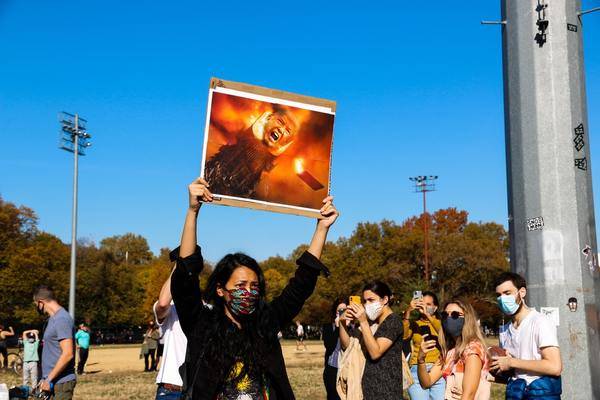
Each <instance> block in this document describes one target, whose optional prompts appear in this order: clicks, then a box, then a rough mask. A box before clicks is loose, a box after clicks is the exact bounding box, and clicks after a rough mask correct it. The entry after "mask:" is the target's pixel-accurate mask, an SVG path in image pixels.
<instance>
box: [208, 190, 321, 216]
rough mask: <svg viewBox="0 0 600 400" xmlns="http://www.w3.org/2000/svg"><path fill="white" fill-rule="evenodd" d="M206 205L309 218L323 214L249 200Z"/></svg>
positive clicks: (235, 199) (223, 201)
mask: <svg viewBox="0 0 600 400" xmlns="http://www.w3.org/2000/svg"><path fill="white" fill-rule="evenodd" d="M217 197H219V196H218V195H217ZM206 204H211V205H217V206H229V207H240V208H250V209H253V210H259V211H270V212H278V213H282V214H291V215H298V216H302V217H309V218H320V217H321V212H320V211H319V210H311V209H300V208H296V207H293V206H285V205H281V204H276V203H268V202H260V203H257V202H254V201H247V200H244V199H241V198H229V197H227V198H226V197H219V200H214V201H212V202H207V203H206Z"/></svg>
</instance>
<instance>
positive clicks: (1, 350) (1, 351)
mask: <svg viewBox="0 0 600 400" xmlns="http://www.w3.org/2000/svg"><path fill="white" fill-rule="evenodd" d="M0 354H2V363H3V365H2V368H8V351H7V349H6V345H0Z"/></svg>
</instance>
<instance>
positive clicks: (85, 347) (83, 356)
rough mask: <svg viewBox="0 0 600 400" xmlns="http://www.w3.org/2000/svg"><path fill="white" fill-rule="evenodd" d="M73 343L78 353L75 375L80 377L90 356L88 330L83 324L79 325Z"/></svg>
mask: <svg viewBox="0 0 600 400" xmlns="http://www.w3.org/2000/svg"><path fill="white" fill-rule="evenodd" d="M75 341H76V344H77V350H78V352H79V362H78V363H77V374H79V375H81V374H83V372H84V371H83V370H84V368H85V363H86V362H87V359H88V356H89V354H90V329H89V328H88V327H87V326H86V325H85V324H84V323H81V324H79V329H78V330H77V332H76V333H75Z"/></svg>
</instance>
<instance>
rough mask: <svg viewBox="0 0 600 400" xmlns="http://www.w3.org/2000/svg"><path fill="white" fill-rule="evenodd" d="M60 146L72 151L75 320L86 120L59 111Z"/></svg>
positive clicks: (71, 310)
mask: <svg viewBox="0 0 600 400" xmlns="http://www.w3.org/2000/svg"><path fill="white" fill-rule="evenodd" d="M59 119H60V124H61V138H60V148H61V149H63V150H66V151H69V152H71V153H73V209H72V214H71V271H70V279H69V314H70V315H71V318H73V320H75V285H76V275H77V194H78V190H77V181H78V178H79V173H78V168H79V156H84V155H85V149H86V148H88V147H90V146H91V145H92V144H91V143H90V142H89V141H88V140H89V139H90V138H91V137H92V136H91V135H90V134H89V133H87V131H86V127H85V124H86V123H87V121H86V120H85V119H83V118H80V117H79V115H77V114H75V115H73V114H69V113H66V112H63V113H61V115H60V117H59Z"/></svg>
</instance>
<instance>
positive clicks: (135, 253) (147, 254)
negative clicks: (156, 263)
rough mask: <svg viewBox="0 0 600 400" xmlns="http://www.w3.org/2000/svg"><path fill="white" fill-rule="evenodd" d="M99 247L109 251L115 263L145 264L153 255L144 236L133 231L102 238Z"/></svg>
mask: <svg viewBox="0 0 600 400" xmlns="http://www.w3.org/2000/svg"><path fill="white" fill-rule="evenodd" d="M100 248H101V249H102V250H106V251H107V252H109V253H111V254H112V256H113V257H114V260H115V262H117V263H127V264H130V265H141V264H147V263H148V262H150V261H151V260H152V257H153V256H152V252H151V251H150V247H149V246H148V242H147V241H146V238H144V237H143V236H141V235H136V234H134V233H126V234H124V235H115V236H111V237H107V238H104V239H102V241H101V242H100Z"/></svg>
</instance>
